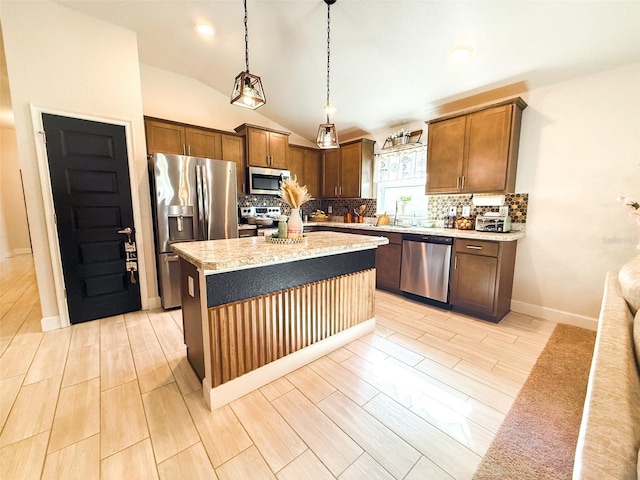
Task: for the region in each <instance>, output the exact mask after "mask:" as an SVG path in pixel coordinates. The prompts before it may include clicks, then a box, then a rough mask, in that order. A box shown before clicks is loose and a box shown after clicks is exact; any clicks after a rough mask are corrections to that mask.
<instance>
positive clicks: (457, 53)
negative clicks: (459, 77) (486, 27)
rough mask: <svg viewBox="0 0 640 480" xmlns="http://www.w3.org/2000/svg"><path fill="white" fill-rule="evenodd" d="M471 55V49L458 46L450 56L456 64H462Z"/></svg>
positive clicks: (466, 46)
mask: <svg viewBox="0 0 640 480" xmlns="http://www.w3.org/2000/svg"><path fill="white" fill-rule="evenodd" d="M472 53H473V48H472V47H471V46H470V45H458V46H456V47H455V48H454V49H453V50H452V51H451V55H452V56H453V59H454V60H457V61H458V62H464V61H465V60H467V59H468V58H469V57H470V56H471V54H472Z"/></svg>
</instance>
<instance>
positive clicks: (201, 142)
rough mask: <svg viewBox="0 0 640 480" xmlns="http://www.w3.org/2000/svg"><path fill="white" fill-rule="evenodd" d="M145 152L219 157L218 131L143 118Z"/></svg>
mask: <svg viewBox="0 0 640 480" xmlns="http://www.w3.org/2000/svg"><path fill="white" fill-rule="evenodd" d="M145 130H146V135H147V153H156V152H157V153H175V154H178V155H193V156H194V157H207V158H220V156H221V155H222V147H221V142H222V137H221V134H220V132H216V131H214V130H209V129H205V128H199V127H194V126H190V125H184V124H179V123H175V122H169V121H162V120H151V119H145Z"/></svg>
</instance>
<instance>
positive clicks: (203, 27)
mask: <svg viewBox="0 0 640 480" xmlns="http://www.w3.org/2000/svg"><path fill="white" fill-rule="evenodd" d="M196 31H197V32H198V33H199V34H200V35H204V36H206V37H210V36H212V35H213V31H214V30H213V27H212V26H211V25H208V24H206V23H198V24H196Z"/></svg>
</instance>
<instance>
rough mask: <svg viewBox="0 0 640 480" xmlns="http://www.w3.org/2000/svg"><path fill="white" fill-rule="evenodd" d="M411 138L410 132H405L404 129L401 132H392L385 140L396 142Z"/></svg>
mask: <svg viewBox="0 0 640 480" xmlns="http://www.w3.org/2000/svg"><path fill="white" fill-rule="evenodd" d="M410 136H411V131H410V130H405V129H404V128H403V129H401V130H398V131H397V132H393V133H392V134H391V135H389V136H388V137H387V140H391V141H393V140H396V139H398V138H405V137H406V138H407V139H408V138H409V137H410Z"/></svg>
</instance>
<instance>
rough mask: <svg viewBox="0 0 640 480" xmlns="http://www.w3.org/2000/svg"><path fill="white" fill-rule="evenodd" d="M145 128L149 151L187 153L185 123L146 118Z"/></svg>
mask: <svg viewBox="0 0 640 480" xmlns="http://www.w3.org/2000/svg"><path fill="white" fill-rule="evenodd" d="M144 128H145V133H146V136H147V153H149V154H151V153H175V154H178V155H185V154H186V149H185V131H184V125H178V124H175V123H169V122H163V121H159V120H149V119H145V121H144Z"/></svg>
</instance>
